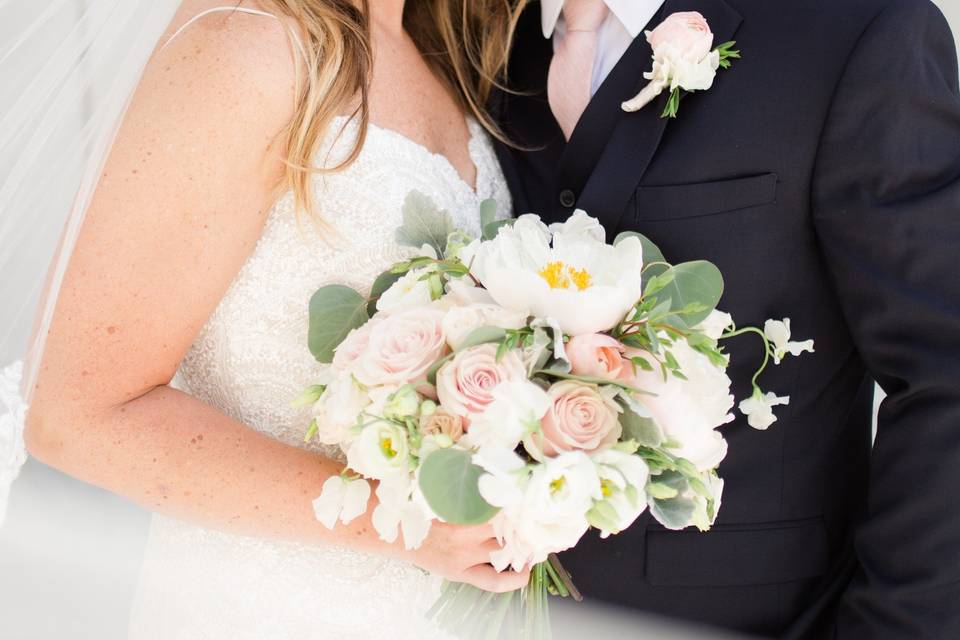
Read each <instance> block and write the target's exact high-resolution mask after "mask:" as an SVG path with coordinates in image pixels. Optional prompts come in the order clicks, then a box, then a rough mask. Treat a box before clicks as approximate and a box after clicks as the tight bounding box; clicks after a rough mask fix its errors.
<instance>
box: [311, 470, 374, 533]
mask: <svg viewBox="0 0 960 640" xmlns="http://www.w3.org/2000/svg"><path fill="white" fill-rule="evenodd" d="M369 500H370V483H368V482H367V481H366V480H364V479H362V478H356V479H348V478H344V477H342V476H331V477H329V478H327V481H326V482H324V483H323V490H322V491H321V492H320V497H319V498H317V499H316V500H314V501H313V512H314V514H316V516H317V520H319V521H320V522H321V524H323V526H325V527H326V528H327V529H333V527H334V525H335V524H336V523H337V520H340V522H342V523H343V524H350V522H351V521H352V520H353V519H354V518H357V517H358V516H361V515H363V514H364V513H365V512H366V510H367V502H368V501H369Z"/></svg>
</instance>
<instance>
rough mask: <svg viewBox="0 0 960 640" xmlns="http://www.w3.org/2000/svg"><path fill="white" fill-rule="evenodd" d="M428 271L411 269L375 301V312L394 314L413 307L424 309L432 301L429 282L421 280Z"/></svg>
mask: <svg viewBox="0 0 960 640" xmlns="http://www.w3.org/2000/svg"><path fill="white" fill-rule="evenodd" d="M429 271H430V270H429V269H412V270H410V271H407V272H406V273H405V274H404V275H403V277H401V278H400V279H399V280H397V281H396V282H394V283H393V284H392V285H391V286H390V288H389V289H387V290H386V291H384V292H383V294H381V296H380V299H379V300H377V311H379V312H381V313H396V312H398V311H406V310H407V309H413V308H415V307H425V306H427V305H429V304H430V303H431V302H432V301H433V296H432V295H431V293H430V282H429V281H428V280H426V279H423V276H424V275H426V274H427V273H429Z"/></svg>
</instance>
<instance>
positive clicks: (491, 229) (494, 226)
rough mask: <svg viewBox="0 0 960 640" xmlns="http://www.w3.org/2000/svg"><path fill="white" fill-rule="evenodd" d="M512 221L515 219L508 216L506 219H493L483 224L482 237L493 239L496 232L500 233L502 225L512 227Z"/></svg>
mask: <svg viewBox="0 0 960 640" xmlns="http://www.w3.org/2000/svg"><path fill="white" fill-rule="evenodd" d="M514 222H516V220H514V219H513V218H508V219H506V220H494V221H493V222H490V223H488V224H485V225H483V239H484V240H493V239H494V238H496V237H497V234H498V233H500V229H502V228H503V227H512V226H513V223H514Z"/></svg>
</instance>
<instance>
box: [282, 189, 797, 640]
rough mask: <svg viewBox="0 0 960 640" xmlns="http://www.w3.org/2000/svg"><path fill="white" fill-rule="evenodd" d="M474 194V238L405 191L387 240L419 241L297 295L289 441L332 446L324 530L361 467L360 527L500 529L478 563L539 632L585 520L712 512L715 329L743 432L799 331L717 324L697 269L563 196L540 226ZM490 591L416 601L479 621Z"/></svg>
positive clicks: (718, 447)
mask: <svg viewBox="0 0 960 640" xmlns="http://www.w3.org/2000/svg"><path fill="white" fill-rule="evenodd" d="M482 209H483V210H482V214H481V219H482V221H483V230H484V231H483V237H482V238H471V237H469V236H468V235H467V234H465V233H464V232H463V231H461V230H458V229H455V228H453V224H452V222H451V220H450V217H449V216H448V215H447V214H446V213H445V212H443V211H440V210H438V209H437V208H436V207H435V206H434V205H433V204H432V202H431V201H430V200H429V199H428V198H426V197H425V196H423V195H422V194H419V193H416V192H414V193H411V194H410V196H409V197H408V198H407V201H406V204H405V207H404V224H403V225H402V226H401V227H400V229H398V231H397V240H398V241H399V242H401V243H402V244H405V245H410V246H413V247H416V248H417V250H418V252H419V253H418V254H417V255H416V256H415V257H413V258H412V259H410V260H408V261H406V262H403V263H401V264H397V265H394V266H392V267H391V268H390V269H389V270H388V271H386V272H385V273H383V274H382V275H381V276H380V277H379V278H377V280H376V281H375V282H374V283H373V288H372V292H371V294H370V297H369V298H367V297H364V296H362V295H361V294H360V293H358V292H356V291H354V290H352V289H350V288H348V287H344V286H340V285H332V286H327V287H323V288H322V289H320V290H319V291H317V292H316V294H315V295H314V296H313V298H312V300H311V303H310V335H309V346H310V349H311V351H312V353H313V354H314V355H315V357H316V358H317V359H318V360H319V361H320V362H322V363H325V367H324V371H323V375H322V377H321V379H319V380H318V381H317V384H316V385H315V386H313V387H311V388H310V389H308V390H307V391H306V392H305V393H304V395H303V396H302V397H301V398H300V399H299V402H300V403H301V404H303V405H309V406H311V407H312V411H313V413H314V415H315V416H316V417H315V419H314V420H313V422H312V423H311V425H310V427H309V430H308V433H307V439H308V440H314V439H315V440H318V441H320V442H322V443H325V444H329V445H339V446H340V447H341V448H342V450H343V451H344V452H345V454H346V458H347V467H346V470H345V471H344V472H343V473H342V474H341V475H339V476H336V477H333V478H330V479H328V480H327V482H326V483H325V484H324V486H323V491H322V494H321V496H320V497H319V498H317V500H316V501H315V502H314V507H315V511H316V515H317V518H318V519H319V520H320V521H321V522H322V523H323V524H324V525H325V526H327V527H330V528H332V527H334V526H335V524H336V523H337V521H341V522H344V523H347V522H349V521H351V520H352V519H353V518H355V517H357V516H358V515H360V514H362V513H364V512H365V510H366V508H367V502H368V500H369V497H370V494H371V486H370V483H369V482H368V481H371V480H372V481H375V482H376V496H377V498H378V504H377V506H376V508H375V510H374V512H373V514H372V521H373V524H374V527H375V528H376V530H377V532H378V534H379V535H380V537H381V538H383V539H384V540H386V541H390V542H392V541H395V540H396V539H397V538H398V536H402V540H403V543H404V545H405V546H406V547H407V548H416V547H418V546H419V545H420V544H421V543H422V542H423V540H424V539H425V537H426V536H427V533H428V532H429V529H430V526H431V523H432V522H433V521H434V520H438V519H439V520H443V521H445V522H449V523H454V524H464V525H475V524H481V523H485V522H490V523H491V525H492V526H493V528H494V531H495V534H496V536H497V537H498V539H499V541H500V543H501V545H502V548H501V549H500V550H498V551H496V552H494V553H493V554H491V557H490V562H491V564H492V565H493V566H494V567H495V568H496V569H498V570H505V569H507V568H509V567H513V568H515V569H522V568H525V567H528V566H532V567H533V571H532V574H531V581H530V584H529V586H528V588H526V589H524V590H523V594H522V601H523V603H524V604H525V605H526V606H525V607H524V609H523V615H522V622H521V624H520V625H519V626H520V627H521V628H522V631H523V633H524V635H525V637H548V636H549V625H548V623H547V617H546V601H547V597H546V596H547V594H548V593H554V594H559V595H571V594H573V595H576V590H575V588H574V587H573V585H572V583H571V581H570V576H569V575H567V574H566V572H565V571H564V570H563V567H562V566H560V564H559V562H558V560H557V556H556V555H555V554H556V553H557V552H560V551H563V550H565V549H569V548H571V547H573V546H574V545H576V544H577V542H578V541H579V540H580V538H581V537H582V536H583V535H584V534H585V533H586V532H587V530H588V529H589V528H590V527H594V528H596V529H597V530H598V531H599V532H600V535H601V536H602V537H606V536H609V535H614V534H617V533H619V532H620V531H623V530H624V529H625V528H627V527H629V526H630V525H631V524H632V523H633V522H634V521H635V520H636V519H637V517H638V516H640V514H641V513H643V512H644V511H645V510H647V509H649V510H650V513H651V515H652V516H653V517H654V518H656V519H657V520H658V521H659V522H660V523H662V524H663V525H664V526H665V527H667V528H668V529H683V528H686V527H690V526H695V527H697V528H699V529H701V530H707V529H709V528H710V526H711V525H712V524H713V522H714V520H715V519H716V517H717V511H718V509H719V507H720V499H721V493H722V490H723V480H722V479H721V478H720V477H719V476H718V474H717V467H718V465H719V464H720V462H721V461H722V460H723V459H724V457H725V455H726V453H727V443H726V441H725V439H724V437H723V434H722V433H721V432H720V431H719V430H718V427H720V426H722V425H724V424H726V423H728V422H730V421H731V420H733V418H734V416H733V413H732V409H733V407H734V402H735V401H734V398H733V396H732V395H731V393H730V379H729V378H728V377H727V374H726V368H727V366H728V364H729V358H728V356H727V355H725V354H724V352H723V350H722V348H721V346H720V342H721V341H722V340H724V339H727V338H730V337H733V336H736V335H740V334H743V333H746V332H752V333H755V334H757V335H759V336H760V337H761V338H762V340H763V342H764V345H765V350H764V354H765V357H764V360H763V363H762V364H761V365H760V367H759V370H758V371H757V376H755V377H754V379H753V383H754V391H753V394H752V396H751V397H749V398H747V399H745V400H744V401H743V402H741V403H740V405H739V408H740V410H741V411H742V412H743V413H745V414H746V415H747V416H748V421H749V424H750V425H752V426H753V427H755V428H759V429H764V428H766V427H768V426H769V425H770V424H771V423H772V422H773V421H775V420H776V417H775V416H774V415H773V407H774V406H776V405H781V404H786V403H787V402H788V400H789V399H788V398H781V397H778V396H776V395H775V394H773V393H763V392H762V391H761V390H760V388H759V387H758V386H757V379H758V377H759V375H760V372H762V371H763V368H764V367H765V366H766V364H767V360H768V359H770V358H772V359H774V361H775V362H779V361H780V359H781V358H783V357H784V356H785V355H787V354H788V353H789V354H794V355H797V354H799V353H801V352H803V351H812V350H813V343H812V341H806V342H803V343H798V342H792V341H790V327H789V320H783V321H768V322H767V324H766V326H765V327H764V328H763V329H762V330H761V329H758V328H753V327H748V328H744V329H740V330H737V329H736V328H735V327H734V324H733V319H732V318H731V317H730V316H729V315H727V314H725V313H723V312H721V311H718V310H717V309H716V306H717V303H718V302H719V300H720V297H721V294H722V292H723V278H722V276H721V274H720V272H719V270H718V269H717V268H716V267H715V266H714V265H712V264H710V263H709V262H704V261H696V262H687V263H683V264H677V265H671V264H669V263H668V262H667V261H666V260H665V259H664V257H663V255H662V254H661V252H660V250H659V249H658V248H657V247H656V246H655V245H654V244H653V243H652V242H651V241H650V240H648V239H647V238H645V237H643V236H642V235H640V234H637V233H624V234H622V235H621V236H620V237H618V238H617V239H616V241H615V242H614V243H613V244H607V243H606V242H605V235H604V231H603V228H602V227H601V226H600V224H599V223H598V222H597V220H595V219H593V218H591V217H589V216H588V215H586V214H585V213H584V212H582V211H578V212H576V213H575V214H574V215H573V216H572V217H571V218H570V219H569V220H568V221H567V222H565V223H563V224H557V225H553V226H551V227H547V226H546V225H544V224H543V223H542V222H541V221H540V219H539V218H538V217H537V216H535V215H524V216H521V217H520V218H518V219H516V220H509V221H495V220H494V217H493V213H494V210H495V206H494V205H493V204H492V203H484V206H483V207H482ZM510 601H511V598H510V597H509V595H508V596H506V597H503V596H493V594H484V593H483V592H481V591H480V590H478V589H474V588H472V587H467V586H465V585H454V584H450V585H448V586H447V588H446V590H445V593H444V595H443V597H442V598H441V600H440V601H439V602H438V603H437V605H436V606H435V607H434V613H435V615H437V616H438V618H439V620H440V622H441V623H442V624H443V626H445V627H446V628H450V629H458V630H460V631H461V632H462V630H463V629H464V624H463V623H465V622H466V621H467V620H471V621H472V622H474V623H477V622H481V621H482V624H480V625H478V626H479V628H480V629H481V630H482V634H483V635H485V636H486V637H499V636H498V635H497V634H498V633H499V629H500V626H501V625H502V623H503V620H504V617H505V616H506V615H507V611H508V610H509V609H510V608H511V607H510Z"/></svg>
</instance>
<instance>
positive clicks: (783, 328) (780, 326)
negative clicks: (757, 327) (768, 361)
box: [763, 318, 813, 364]
mask: <svg viewBox="0 0 960 640" xmlns="http://www.w3.org/2000/svg"><path fill="white" fill-rule="evenodd" d="M763 334H764V335H765V336H766V337H767V340H769V341H770V342H772V343H773V363H774V364H780V362H781V361H782V360H783V359H784V358H785V357H786V356H787V354H788V353H789V354H790V355H792V356H798V355H800V354H801V353H804V352H807V353H813V340H804V341H803V342H791V340H790V318H784V319H783V320H767V321H766V322H765V323H764V325H763Z"/></svg>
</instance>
